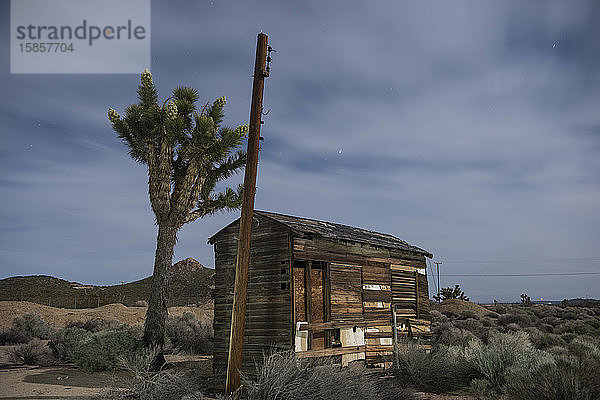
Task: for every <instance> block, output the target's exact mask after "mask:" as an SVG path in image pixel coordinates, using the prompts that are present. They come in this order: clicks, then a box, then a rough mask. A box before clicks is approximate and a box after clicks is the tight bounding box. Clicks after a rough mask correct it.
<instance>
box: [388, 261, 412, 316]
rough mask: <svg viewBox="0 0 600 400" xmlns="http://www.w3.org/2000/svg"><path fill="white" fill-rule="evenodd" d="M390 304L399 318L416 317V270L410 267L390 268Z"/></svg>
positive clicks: (393, 266) (396, 266) (393, 265)
mask: <svg viewBox="0 0 600 400" xmlns="http://www.w3.org/2000/svg"><path fill="white" fill-rule="evenodd" d="M391 272H392V302H393V303H394V304H395V305H396V312H397V315H398V316H399V317H416V316H417V286H416V276H415V275H416V270H415V268H414V267H411V266H404V265H395V264H392V266H391Z"/></svg>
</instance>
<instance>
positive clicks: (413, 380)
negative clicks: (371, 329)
mask: <svg viewBox="0 0 600 400" xmlns="http://www.w3.org/2000/svg"><path fill="white" fill-rule="evenodd" d="M398 358H399V362H398V365H397V367H396V370H395V375H396V379H397V380H398V381H399V382H400V383H401V384H403V385H409V386H411V387H414V388H417V389H420V390H424V391H429V392H435V393H443V392H447V391H451V390H455V389H458V388H461V387H464V386H466V385H468V383H469V382H470V381H471V380H472V379H473V378H474V377H476V376H477V371H476V370H475V368H474V366H473V365H472V364H471V363H470V362H468V360H467V359H466V358H465V356H464V354H463V352H462V348H460V347H455V346H453V347H447V346H439V347H438V348H437V349H435V350H434V351H432V352H431V353H427V352H425V350H422V349H420V348H419V347H418V345H417V344H415V343H414V342H406V343H403V344H402V346H401V347H400V349H399V357H398Z"/></svg>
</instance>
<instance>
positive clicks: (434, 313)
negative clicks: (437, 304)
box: [429, 310, 448, 322]
mask: <svg viewBox="0 0 600 400" xmlns="http://www.w3.org/2000/svg"><path fill="white" fill-rule="evenodd" d="M429 313H430V315H431V322H446V321H448V317H446V316H445V315H444V314H442V313H441V312H439V311H438V310H431V311H430V312H429Z"/></svg>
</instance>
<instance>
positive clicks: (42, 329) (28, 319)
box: [10, 313, 53, 342]
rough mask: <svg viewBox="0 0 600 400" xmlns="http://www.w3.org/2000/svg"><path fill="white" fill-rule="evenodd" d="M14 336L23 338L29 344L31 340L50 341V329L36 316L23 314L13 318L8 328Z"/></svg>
mask: <svg viewBox="0 0 600 400" xmlns="http://www.w3.org/2000/svg"><path fill="white" fill-rule="evenodd" d="M10 329H11V331H12V332H13V334H14V335H15V336H19V337H23V338H25V339H26V340H25V341H26V342H29V341H30V340H31V339H33V338H38V339H50V335H51V334H52V331H53V330H52V328H51V327H50V325H48V324H47V323H46V322H45V321H44V320H43V319H42V317H40V316H39V315H37V314H33V313H31V314H25V315H22V316H20V317H15V319H13V322H12V327H11V328H10Z"/></svg>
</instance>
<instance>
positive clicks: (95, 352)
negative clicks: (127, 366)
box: [74, 329, 141, 372]
mask: <svg viewBox="0 0 600 400" xmlns="http://www.w3.org/2000/svg"><path fill="white" fill-rule="evenodd" d="M140 346H141V342H140V340H139V339H136V338H135V336H134V335H133V334H132V332H131V331H129V330H127V329H122V330H104V331H100V332H96V333H93V334H91V335H89V336H88V337H86V338H85V339H83V340H82V341H81V342H79V345H78V346H77V350H76V352H75V354H74V361H75V364H76V365H77V366H78V367H79V368H81V369H83V370H84V371H87V372H95V371H106V370H111V369H114V368H115V367H116V365H117V360H118V359H119V358H120V357H123V356H127V355H129V354H131V353H133V352H135V351H137V350H138V349H139V348H140Z"/></svg>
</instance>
